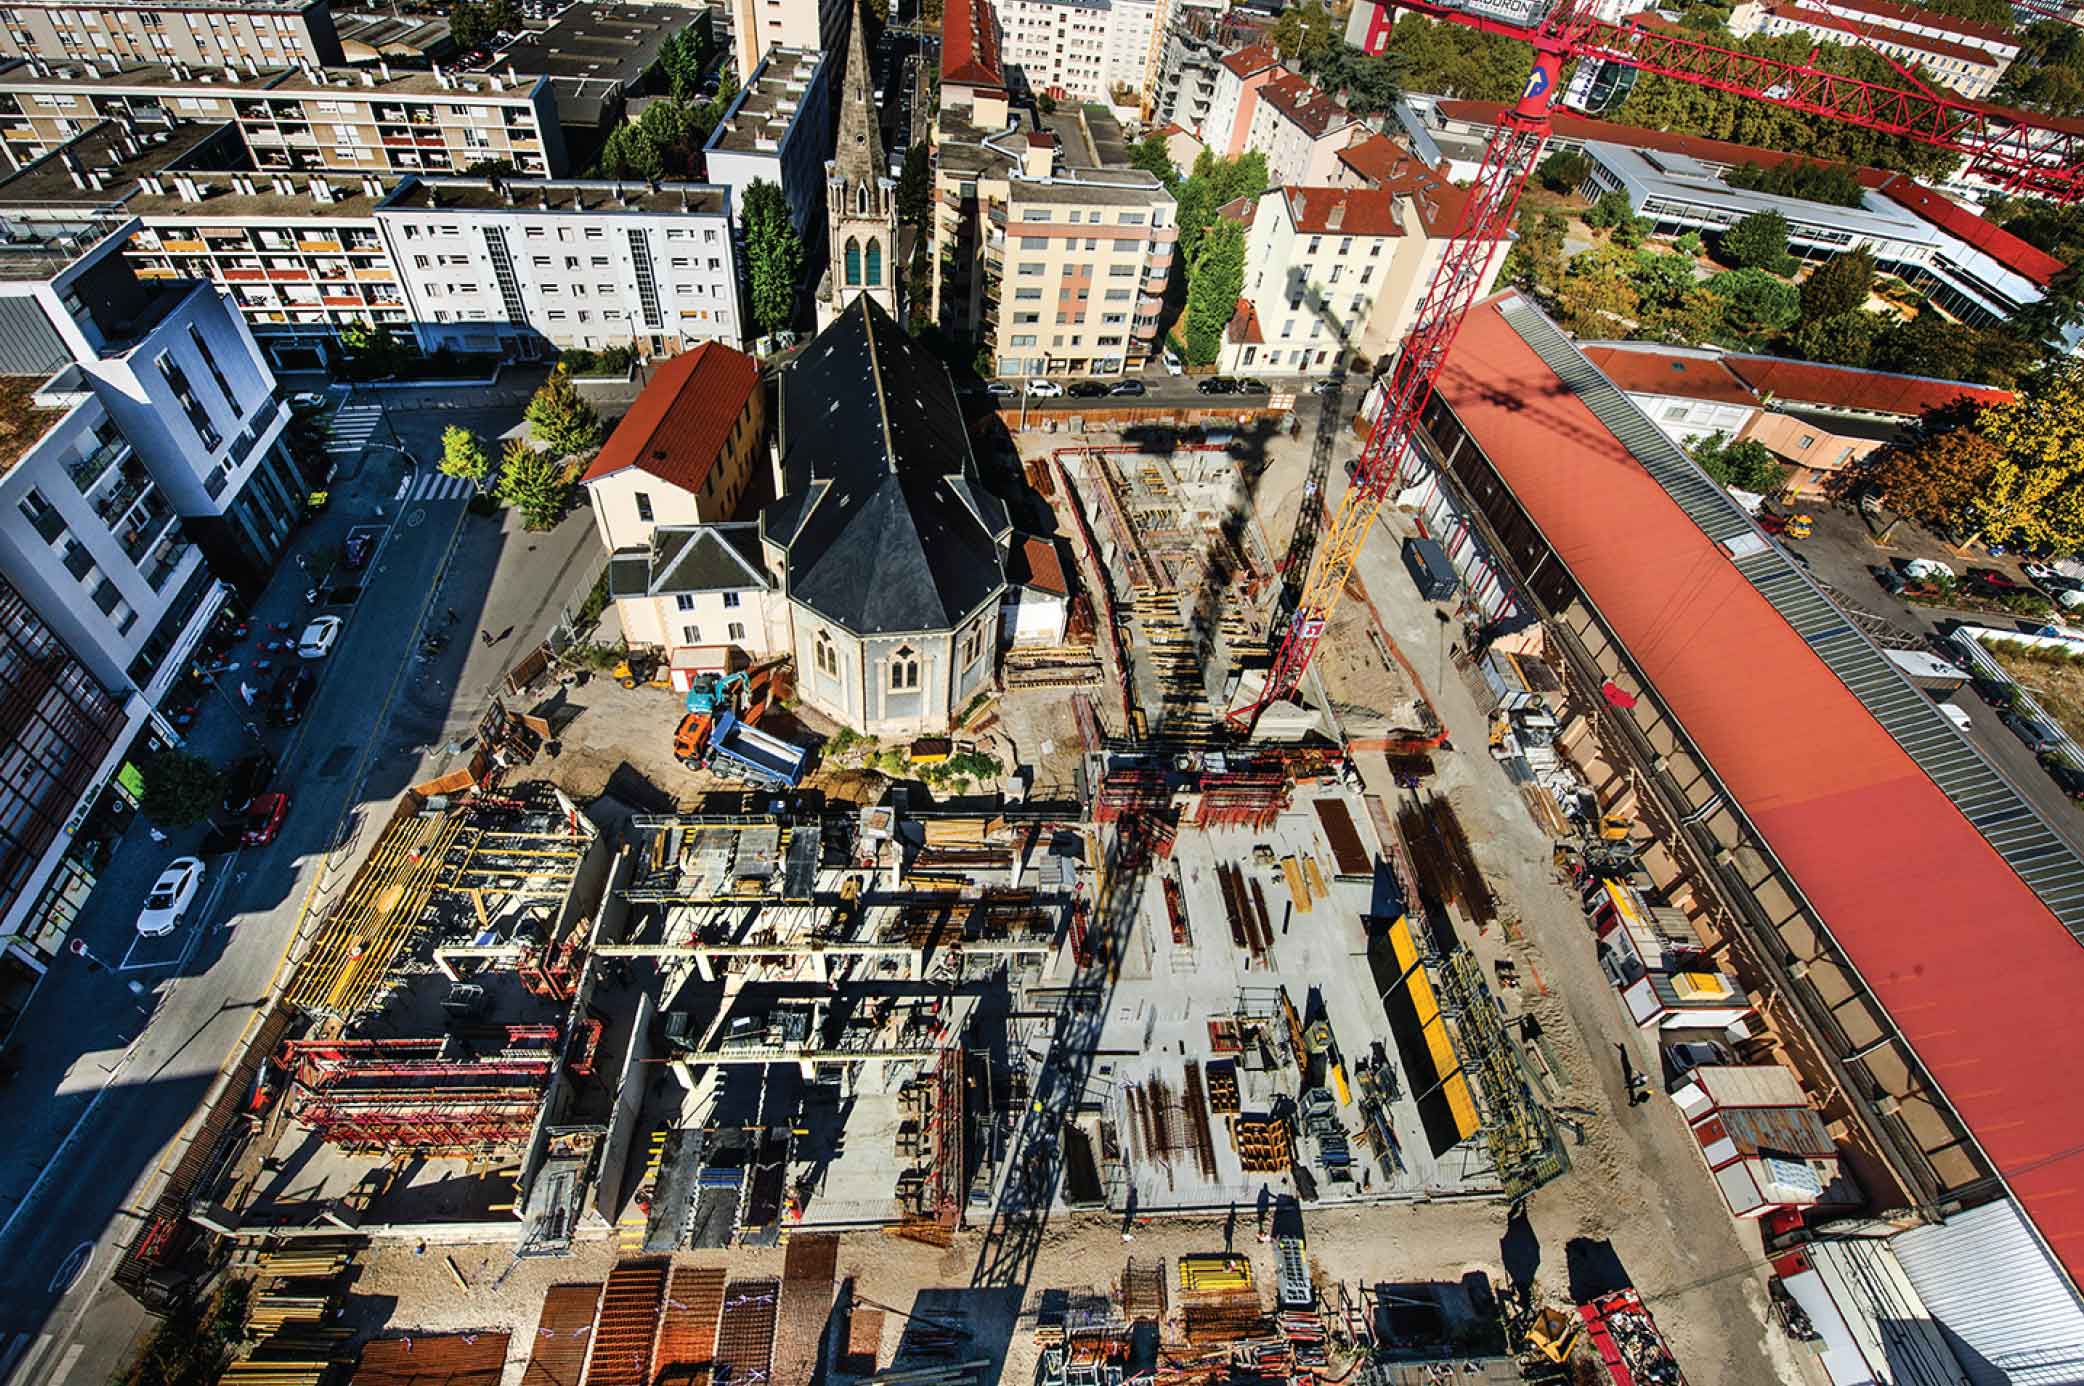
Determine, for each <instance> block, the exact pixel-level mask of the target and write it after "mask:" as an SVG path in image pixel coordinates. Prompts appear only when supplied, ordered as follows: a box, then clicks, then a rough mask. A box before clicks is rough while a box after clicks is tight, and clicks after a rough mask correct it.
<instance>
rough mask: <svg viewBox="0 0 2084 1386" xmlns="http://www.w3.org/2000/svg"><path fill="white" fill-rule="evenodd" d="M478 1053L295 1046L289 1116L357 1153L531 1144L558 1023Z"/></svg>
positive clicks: (286, 1049)
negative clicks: (530, 1135) (530, 1137)
mask: <svg viewBox="0 0 2084 1386" xmlns="http://www.w3.org/2000/svg"><path fill="white" fill-rule="evenodd" d="M484 1039H485V1041H486V1043H485V1045H484V1046H483V1047H481V1048H476V1049H473V1048H472V1047H471V1046H470V1044H469V1043H468V1042H467V1041H466V1040H464V1039H462V1038H460V1037H458V1036H455V1035H450V1036H445V1037H441V1038H431V1039H307V1040H290V1041H288V1042H286V1043H285V1044H284V1045H283V1046H282V1047H281V1049H279V1050H278V1051H277V1053H276V1062H277V1063H278V1064H279V1065H280V1066H281V1067H282V1069H283V1071H284V1072H285V1073H286V1074H287V1075H288V1077H289V1080H290V1085H291V1086H290V1094H289V1101H288V1108H289V1116H290V1118H291V1119H292V1120H294V1121H298V1122H301V1123H302V1124H304V1125H305V1126H307V1127H309V1128H310V1129H311V1130H312V1131H313V1132H314V1133H316V1134H317V1136H318V1137H319V1139H321V1140H323V1141H325V1142H326V1143H327V1144H329V1145H333V1146H337V1147H339V1148H340V1149H342V1150H346V1151H351V1152H356V1153H377V1154H391V1155H395V1154H403V1153H412V1154H418V1155H430V1156H450V1155H454V1156H467V1155H486V1154H492V1153H496V1152H500V1151H505V1150H510V1149H512V1148H514V1147H516V1146H519V1145H520V1144H521V1143H523V1142H525V1141H526V1140H527V1139H528V1136H529V1133H530V1132H531V1131H532V1130H533V1128H534V1126H535V1121H536V1115H537V1112H538V1111H539V1109H540V1108H541V1106H542V1100H543V1094H544V1092H545V1091H546V1090H547V1089H548V1088H549V1085H550V1079H551V1078H552V1076H553V1075H554V1074H555V1073H556V1070H557V1063H558V1052H559V1051H558V1039H559V1031H558V1028H557V1027H556V1026H554V1025H508V1026H497V1027H492V1028H490V1029H489V1030H487V1031H486V1032H485V1033H484Z"/></svg>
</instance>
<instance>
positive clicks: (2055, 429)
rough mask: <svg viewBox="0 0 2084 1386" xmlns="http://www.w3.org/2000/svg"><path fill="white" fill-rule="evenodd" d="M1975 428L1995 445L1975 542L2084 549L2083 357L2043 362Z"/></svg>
mask: <svg viewBox="0 0 2084 1386" xmlns="http://www.w3.org/2000/svg"><path fill="white" fill-rule="evenodd" d="M1978 431H1979V432H1981V434H1982V435H1983V437H1985V438H1987V439H1988V440H1989V441H1990V443H1991V445H1992V446H1993V447H1995V448H1996V449H1997V452H1998V457H1997V464H1996V465H1995V466H1994V467H1992V468H1991V470H1990V474H1989V476H1988V478H1987V479H1986V480H1985V481H1984V483H1983V486H1982V489H1981V491H1980V492H1979V493H1978V494H1977V496H1976V499H1975V502H1974V506H1973V516H1974V523H1975V534H1974V536H1972V537H1971V538H1970V539H1969V540H1966V541H1964V544H1966V543H1972V542H1974V540H1975V539H1986V540H1992V541H1996V542H1999V543H2006V544H2014V545H2018V546H2021V547H2026V548H2036V549H2054V550H2057V551H2060V552H2063V553H2071V552H2074V551H2075V550H2076V549H2078V548H2079V547H2084V360H2079V359H2078V358H2076V357H2073V356H2065V357H2061V358H2059V359H2057V360H2054V361H2051V362H2049V363H2048V364H2047V365H2046V366H2044V367H2042V368H2041V370H2040V371H2038V372H2037V373H2036V374H2035V375H2034V377H2033V378H2032V379H2031V380H2030V381H2028V382H2027V384H2026V385H2025V387H2024V388H2022V389H2021V390H2020V391H2019V392H2018V394H2017V395H2016V396H2015V397H2014V398H2013V399H2012V401H2011V402H2010V403H2008V404H1999V405H1995V406H1992V407H1991V408H1988V409H1985V410H1983V412H1982V416H1981V418H1980V419H1979V421H1978Z"/></svg>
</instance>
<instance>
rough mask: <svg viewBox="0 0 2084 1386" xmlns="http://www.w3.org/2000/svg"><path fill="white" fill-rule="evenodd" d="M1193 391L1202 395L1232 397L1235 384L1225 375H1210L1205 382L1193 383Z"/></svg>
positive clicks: (1235, 387) (1235, 390) (1235, 391)
mask: <svg viewBox="0 0 2084 1386" xmlns="http://www.w3.org/2000/svg"><path fill="white" fill-rule="evenodd" d="M1194 389H1195V390H1196V391H1197V392H1198V393H1200V394H1204V395H1234V394H1236V393H1237V382H1236V381H1235V380H1232V379H1231V378H1230V377H1229V376H1227V375H1212V376H1210V377H1209V378H1208V379H1206V380H1198V381H1196V382H1194Z"/></svg>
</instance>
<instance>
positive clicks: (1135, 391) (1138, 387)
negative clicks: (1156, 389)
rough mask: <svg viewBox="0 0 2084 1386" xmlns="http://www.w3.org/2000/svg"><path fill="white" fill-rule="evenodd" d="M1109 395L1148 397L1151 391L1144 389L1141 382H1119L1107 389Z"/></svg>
mask: <svg viewBox="0 0 2084 1386" xmlns="http://www.w3.org/2000/svg"><path fill="white" fill-rule="evenodd" d="M1107 393H1108V394H1110V395H1147V394H1149V393H1150V391H1149V390H1147V389H1145V388H1144V384H1143V382H1142V381H1141V380H1117V381H1115V382H1114V384H1112V385H1110V386H1108V387H1107Z"/></svg>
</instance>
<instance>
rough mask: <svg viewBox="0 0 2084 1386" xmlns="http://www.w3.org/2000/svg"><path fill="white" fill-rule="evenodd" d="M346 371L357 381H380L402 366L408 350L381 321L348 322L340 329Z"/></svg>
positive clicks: (401, 368)
mask: <svg viewBox="0 0 2084 1386" xmlns="http://www.w3.org/2000/svg"><path fill="white" fill-rule="evenodd" d="M340 346H341V348H342V350H344V351H346V352H347V357H348V361H347V364H348V373H349V374H350V375H352V376H354V377H355V378H356V379H358V380H381V379H383V378H384V377H385V376H388V375H396V374H398V372H399V371H401V370H403V369H404V368H405V363H406V361H407V360H409V359H410V356H411V353H409V352H407V351H406V349H405V344H404V343H403V342H401V341H399V340H398V338H397V336H396V335H395V334H393V333H392V331H391V329H390V328H388V327H385V326H384V325H383V324H382V323H369V322H351V323H348V324H347V325H346V326H344V327H342V328H341V329H340Z"/></svg>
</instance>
